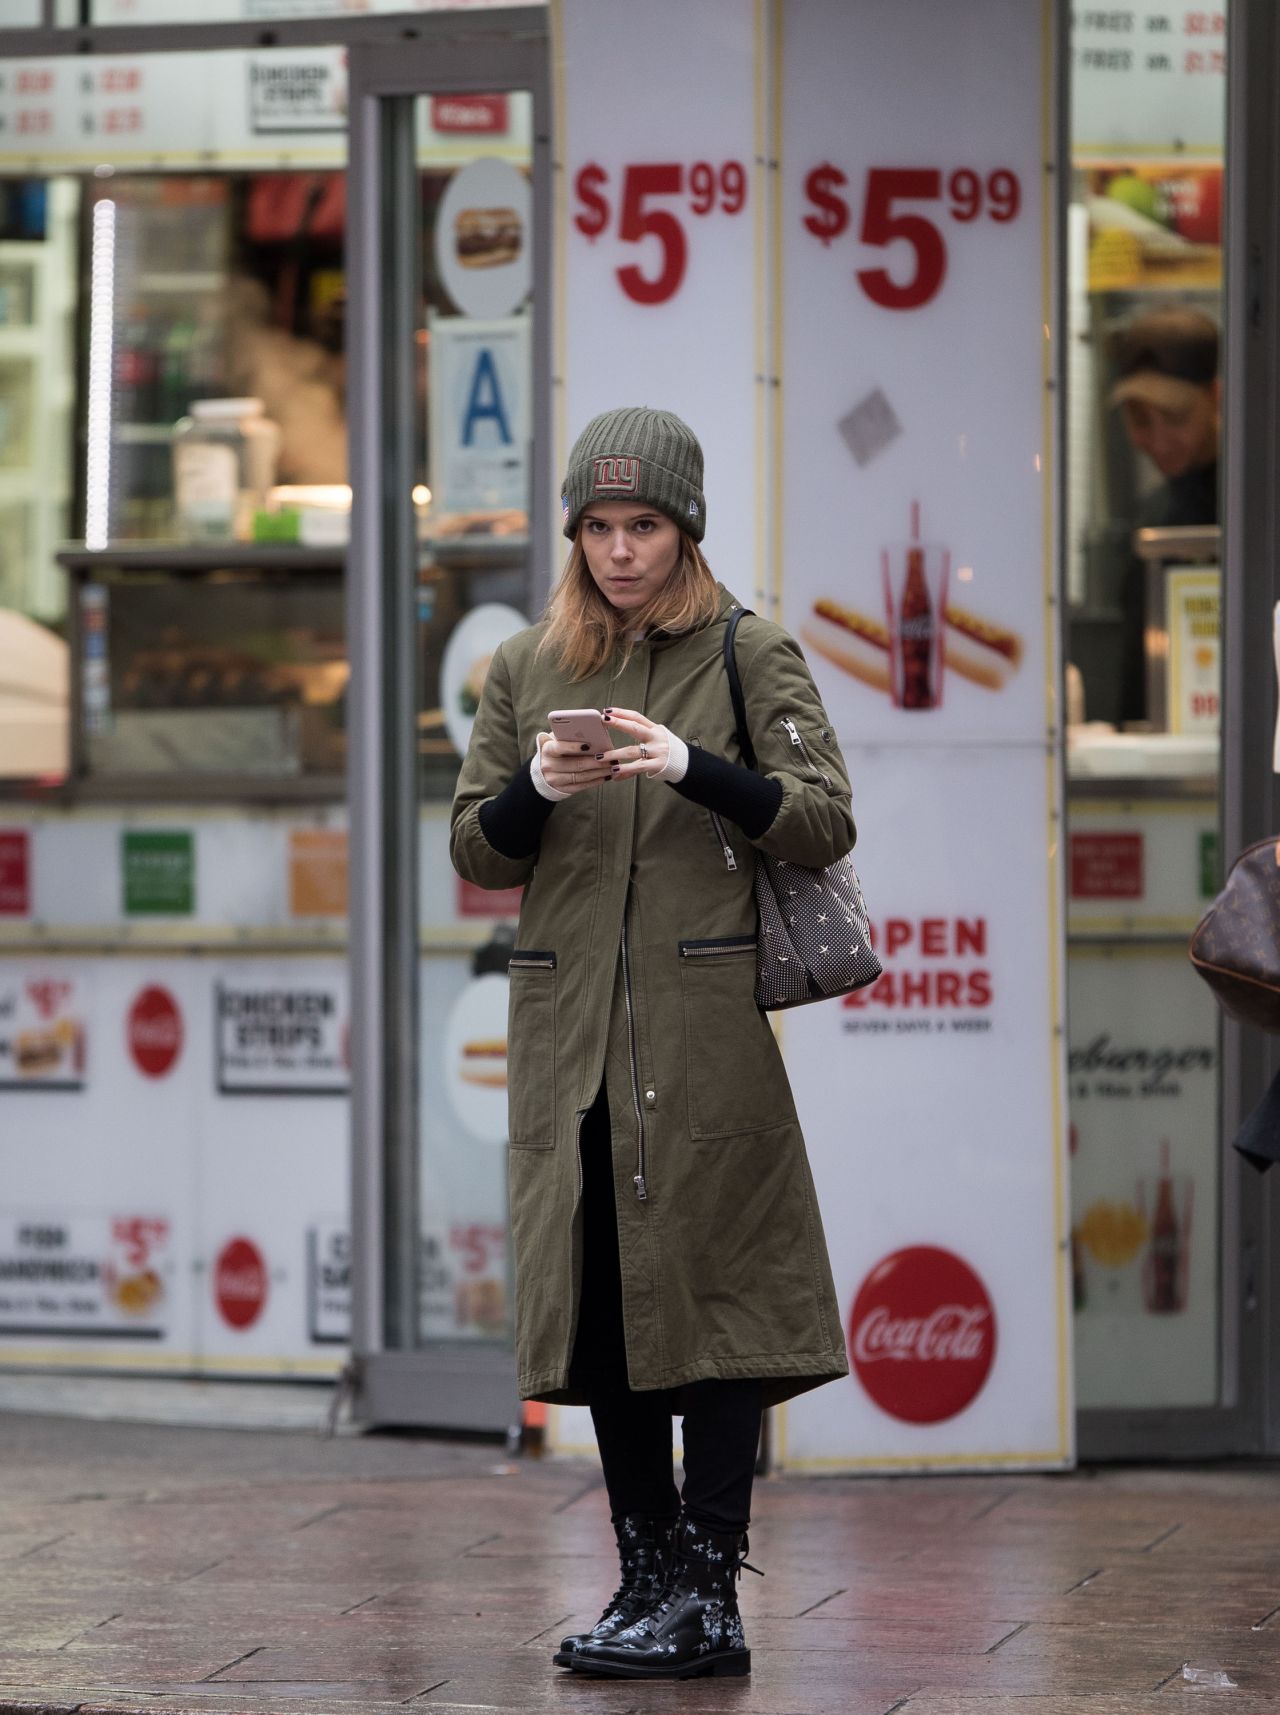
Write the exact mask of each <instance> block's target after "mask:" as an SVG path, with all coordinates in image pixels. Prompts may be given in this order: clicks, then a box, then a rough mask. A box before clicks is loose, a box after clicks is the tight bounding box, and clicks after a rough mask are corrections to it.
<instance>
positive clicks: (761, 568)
mask: <svg viewBox="0 0 1280 1715" xmlns="http://www.w3.org/2000/svg"><path fill="white" fill-rule="evenodd" d="M767 4H768V0H755V8H754V14H753V18H752V62H753V64H752V70H753V74H754V80H753V88H754V111H753V114H752V119H753V153H754V157H755V160H754V174H755V186H756V191H755V210H754V213H755V222H754V234H753V236H754V245H755V251H754V263H753V269H752V289H753V291H754V293H755V329H754V332H755V339H754V359H755V411H756V421H755V440H756V451H755V458H756V505H755V514H756V517H755V525H756V546H755V570H754V576H753V578H752V585H753V588H752V600H753V601H754V603H755V605H756V607H761V606H763V608H764V611H765V612H766V613H768V612H769V608H768V590H767V580H768V576H769V564H768V558H769V492H770V485H769V481H768V470H769V463H768V459H769V443H768V431H769V408H768V396H769V377H768V376H767V375H766V373H765V353H766V349H767V340H768V317H769V299H768V293H769V276H768V242H769V228H768V219H769V209H770V206H771V202H770V199H771V198H772V196H773V195H774V179H773V176H772V174H771V171H770V167H769V163H768V160H767V158H766V150H765V140H766V127H767V124H768V113H767V108H766V103H767V101H768V75H767V60H768V40H767V37H766V35H765V7H766V5H767Z"/></svg>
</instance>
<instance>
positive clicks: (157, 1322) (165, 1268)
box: [0, 1211, 176, 1340]
mask: <svg viewBox="0 0 1280 1715" xmlns="http://www.w3.org/2000/svg"><path fill="white" fill-rule="evenodd" d="M172 1237H173V1233H172V1223H171V1221H170V1220H169V1219H168V1218H167V1216H163V1215H157V1214H154V1213H151V1212H148V1213H145V1214H137V1213H123V1214H110V1215H104V1214H90V1213H75V1214H71V1215H67V1214H66V1213H65V1212H62V1213H59V1214H57V1215H51V1214H48V1213H41V1212H39V1211H29V1212H26V1213H13V1212H9V1213H6V1214H0V1331H3V1332H4V1333H6V1334H9V1335H14V1334H62V1335H69V1336H73V1337H75V1338H79V1339H85V1338H92V1337H94V1336H106V1337H110V1338H112V1339H117V1340H122V1339H135V1340H159V1339H162V1338H163V1337H164V1334H165V1331H166V1325H167V1322H168V1319H169V1317H170V1315H171V1313H172V1307H171V1298H172V1288H173V1276H174V1272H175V1266H176V1265H175V1260H174V1256H173V1245H172Z"/></svg>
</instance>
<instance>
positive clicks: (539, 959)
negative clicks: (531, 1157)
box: [507, 948, 556, 1149]
mask: <svg viewBox="0 0 1280 1715" xmlns="http://www.w3.org/2000/svg"><path fill="white" fill-rule="evenodd" d="M508 973H509V976H510V993H509V995H508V1000H507V1130H508V1134H509V1138H510V1143H511V1147H512V1149H552V1148H554V1146H555V1140H556V1130H555V1127H556V956H555V954H554V953H542V952H529V951H526V950H525V949H523V948H516V949H515V950H514V951H513V952H512V954H511V962H510V964H509V966H508Z"/></svg>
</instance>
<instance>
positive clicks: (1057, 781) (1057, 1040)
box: [1024, 0, 1075, 1462]
mask: <svg viewBox="0 0 1280 1715" xmlns="http://www.w3.org/2000/svg"><path fill="white" fill-rule="evenodd" d="M1054 11H1055V8H1054V5H1053V0H1041V6H1040V151H1041V159H1042V160H1043V161H1045V162H1046V163H1048V162H1053V163H1054V166H1055V168H1056V171H1055V172H1053V173H1052V174H1050V173H1045V174H1042V176H1041V187H1042V189H1041V196H1042V202H1041V215H1040V234H1041V306H1042V313H1043V321H1044V344H1043V347H1042V349H1043V352H1044V366H1043V373H1042V386H1041V393H1042V395H1043V402H1042V406H1041V425H1042V428H1041V438H1042V441H1043V447H1044V451H1043V454H1042V457H1043V460H1044V472H1043V475H1044V500H1043V510H1044V592H1045V604H1044V611H1045V656H1044V660H1045V669H1046V673H1045V705H1046V706H1045V723H1046V730H1048V731H1050V732H1055V733H1059V734H1060V733H1061V731H1062V710H1061V706H1060V702H1061V698H1060V683H1059V678H1060V675H1059V673H1058V671H1057V664H1058V647H1057V645H1058V637H1057V635H1056V634H1057V631H1058V628H1059V617H1060V608H1059V603H1058V598H1059V596H1060V591H1059V589H1058V579H1057V565H1058V555H1057V553H1056V551H1055V550H1056V542H1055V530H1056V526H1057V506H1056V504H1055V503H1056V500H1057V493H1058V483H1059V480H1060V479H1059V474H1058V462H1057V456H1056V455H1057V450H1058V448H1057V437H1056V401H1057V397H1058V395H1057V390H1056V386H1055V382H1056V375H1055V357H1056V346H1055V341H1054V338H1053V335H1054V333H1055V331H1056V330H1055V328H1054V308H1055V303H1056V293H1055V291H1054V261H1055V237H1056V220H1055V211H1056V209H1057V206H1058V196H1059V188H1058V187H1059V182H1060V177H1061V174H1062V173H1063V172H1065V171H1066V165H1067V164H1066V162H1065V161H1061V160H1058V159H1057V150H1056V144H1057V140H1058V134H1059V126H1058V111H1057V108H1058V103H1057V99H1056V90H1055V80H1054V59H1055V47H1056V43H1055V36H1054ZM1061 768H1062V764H1061V760H1060V753H1059V750H1058V747H1057V746H1054V747H1052V748H1050V749H1049V750H1048V752H1047V755H1046V759H1045V792H1046V799H1047V803H1046V812H1047V813H1046V824H1047V827H1046V833H1047V838H1046V842H1045V843H1046V855H1047V860H1048V867H1049V874H1048V897H1049V911H1048V919H1049V937H1048V939H1049V961H1048V962H1049V1017H1050V1021H1051V1028H1050V1046H1051V1050H1052V1051H1051V1053H1050V1056H1049V1067H1050V1072H1049V1077H1050V1124H1051V1126H1052V1131H1053V1135H1052V1148H1053V1232H1054V1240H1055V1244H1056V1246H1057V1256H1056V1259H1055V1262H1056V1269H1057V1299H1058V1450H1057V1452H1056V1454H1041V1455H1031V1454H1027V1455H1024V1462H1029V1461H1030V1460H1031V1459H1032V1458H1033V1457H1034V1458H1057V1459H1059V1460H1063V1461H1066V1460H1069V1459H1070V1458H1071V1453H1072V1448H1073V1445H1074V1439H1075V1437H1074V1433H1073V1429H1074V1426H1073V1423H1072V1409H1071V1406H1072V1379H1073V1364H1072V1359H1073V1351H1072V1327H1071V1302H1070V1297H1069V1295H1068V1291H1067V1259H1068V1254H1069V1239H1068V1232H1067V1207H1066V1203H1067V1157H1066V1138H1065V1136H1064V1131H1065V1128H1064V1125H1063V1120H1064V1117H1065V1111H1066V1092H1065V1089H1064V1085H1063V1071H1064V1063H1065V1059H1066V1022H1065V1019H1064V1016H1063V1000H1064V983H1063V968H1062V962H1063V951H1064V946H1063V942H1064V936H1063V931H1064V928H1065V919H1066V913H1065V910H1064V901H1063V898H1062V857H1063V854H1062V850H1061V834H1062V829H1063V827H1064V819H1065V815H1066V804H1065V801H1063V794H1062V775H1061Z"/></svg>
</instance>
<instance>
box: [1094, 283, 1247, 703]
mask: <svg viewBox="0 0 1280 1715" xmlns="http://www.w3.org/2000/svg"><path fill="white" fill-rule="evenodd" d="M1111 357H1112V364H1113V368H1114V373H1115V376H1116V381H1115V385H1114V386H1113V388H1112V390H1111V402H1112V404H1113V405H1115V406H1116V407H1117V408H1118V409H1119V411H1120V414H1121V417H1122V419H1123V422H1124V426H1125V432H1126V434H1127V435H1128V437H1129V441H1130V444H1131V445H1132V446H1133V448H1134V451H1135V452H1138V453H1140V454H1142V455H1143V456H1144V457H1146V458H1147V459H1149V460H1150V461H1151V463H1152V464H1153V465H1154V466H1155V468H1156V470H1157V471H1159V473H1160V476H1161V479H1162V480H1161V482H1160V484H1159V485H1158V487H1156V488H1155V489H1153V490H1152V491H1151V492H1150V493H1149V494H1148V495H1147V496H1146V497H1145V499H1144V500H1143V502H1142V504H1141V505H1140V507H1139V508H1138V512H1137V515H1136V516H1135V518H1134V520H1133V528H1134V529H1135V530H1151V529H1169V528H1173V527H1175V526H1182V525H1194V524H1216V523H1217V522H1218V442H1219V438H1220V435H1221V424H1222V383H1221V381H1220V380H1219V377H1218V329H1217V326H1216V325H1215V323H1214V321H1213V319H1212V318H1211V317H1210V316H1207V315H1205V314H1204V312H1203V311H1201V310H1194V309H1190V308H1187V307H1184V306H1179V305H1170V306H1169V307H1168V308H1164V309H1158V310H1150V311H1147V312H1145V313H1144V314H1142V315H1140V316H1136V317H1135V318H1134V320H1133V321H1131V322H1129V323H1128V324H1127V325H1126V326H1125V327H1123V328H1122V329H1121V330H1120V331H1119V333H1118V334H1117V335H1116V336H1115V338H1114V340H1113V342H1112V347H1111ZM1123 611H1124V696H1123V704H1122V717H1123V719H1125V720H1141V719H1142V718H1143V717H1144V716H1145V714H1146V712H1147V711H1146V657H1145V641H1144V633H1145V629H1146V586H1145V566H1144V564H1143V562H1142V561H1141V560H1139V559H1138V558H1137V557H1136V556H1135V557H1134V560H1133V564H1132V567H1131V569H1130V575H1129V577H1128V579H1127V580H1126V583H1125V589H1124V599H1123Z"/></svg>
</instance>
